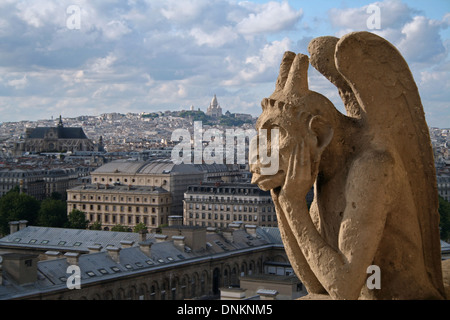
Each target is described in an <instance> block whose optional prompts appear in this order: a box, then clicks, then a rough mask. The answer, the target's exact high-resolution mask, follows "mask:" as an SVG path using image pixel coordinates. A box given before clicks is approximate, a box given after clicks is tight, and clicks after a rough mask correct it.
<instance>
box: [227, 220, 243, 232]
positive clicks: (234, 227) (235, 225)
mask: <svg viewBox="0 0 450 320" xmlns="http://www.w3.org/2000/svg"><path fill="white" fill-rule="evenodd" d="M241 225H242V223H239V222H236V221H235V222H233V223H230V224H228V227H229V228H231V229H234V230H239V229H240V228H241Z"/></svg>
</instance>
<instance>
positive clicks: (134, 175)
mask: <svg viewBox="0 0 450 320" xmlns="http://www.w3.org/2000/svg"><path fill="white" fill-rule="evenodd" d="M203 178H204V173H203V172H202V171H201V170H199V169H197V168H196V167H195V166H194V165H189V164H178V165H175V164H174V163H173V162H172V161H171V160H170V159H163V160H151V161H120V160H119V161H113V162H109V163H107V164H105V165H103V166H101V167H100V168H98V169H96V170H94V171H93V172H91V181H92V184H94V185H96V184H101V185H107V184H108V185H109V186H113V185H124V186H144V187H158V188H161V189H164V190H166V191H169V192H170V194H171V198H172V201H171V205H170V213H171V214H174V215H181V214H182V213H183V203H182V201H183V193H184V192H185V191H186V189H187V187H188V186H189V185H190V184H194V183H199V182H200V181H202V180H203Z"/></svg>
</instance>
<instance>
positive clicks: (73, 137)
mask: <svg viewBox="0 0 450 320" xmlns="http://www.w3.org/2000/svg"><path fill="white" fill-rule="evenodd" d="M94 149H95V146H94V143H93V142H92V141H91V140H90V139H89V138H88V137H87V136H86V134H85V133H84V131H83V128H79V127H74V128H69V127H64V125H63V122H62V118H61V117H60V118H59V122H58V125H57V126H56V127H37V128H27V129H26V132H25V137H24V141H22V142H19V143H17V144H16V147H15V149H14V154H16V155H21V154H23V153H24V152H30V153H41V152H67V151H71V152H75V151H94Z"/></svg>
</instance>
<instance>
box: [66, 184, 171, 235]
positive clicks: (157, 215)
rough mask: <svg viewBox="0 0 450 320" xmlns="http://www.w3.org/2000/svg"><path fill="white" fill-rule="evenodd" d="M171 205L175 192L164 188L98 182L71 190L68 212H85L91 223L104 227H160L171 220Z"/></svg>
mask: <svg viewBox="0 0 450 320" xmlns="http://www.w3.org/2000/svg"><path fill="white" fill-rule="evenodd" d="M171 206H172V196H171V193H170V192H169V191H167V190H165V189H163V188H161V187H153V186H133V185H129V186H123V185H108V184H105V185H101V184H100V183H96V184H90V185H82V186H77V187H75V188H71V189H69V190H67V212H68V213H70V212H71V211H72V210H74V209H77V210H80V211H83V212H84V213H85V215H86V219H87V220H88V221H89V224H90V225H92V224H93V223H95V222H99V223H101V225H102V229H103V230H111V228H112V227H114V226H115V225H122V226H125V227H126V228H127V229H129V231H132V230H133V228H134V227H135V226H136V225H138V224H140V223H144V224H145V225H146V226H147V227H148V228H150V229H152V228H157V227H159V226H160V225H163V224H167V223H168V217H169V215H170V212H171Z"/></svg>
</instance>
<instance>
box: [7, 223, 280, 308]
mask: <svg viewBox="0 0 450 320" xmlns="http://www.w3.org/2000/svg"><path fill="white" fill-rule="evenodd" d="M36 228H38V227H34V230H35V231H36V230H38V229H36ZM27 229H28V228H25V229H22V230H21V231H18V232H16V233H13V234H11V235H9V236H8V237H5V238H3V239H0V250H1V251H3V252H2V253H0V255H1V257H2V259H0V260H3V262H0V279H1V281H0V299H5V300H9V299H16V300H21V299H30V300H31V299H33V300H35V299H40V300H46V299H52V300H56V299H57V300H66V299H71V300H78V299H88V300H100V299H105V300H125V299H132V300H181V299H196V298H201V297H202V298H205V297H208V298H216V299H218V298H219V293H220V289H221V288H228V287H230V286H239V278H240V277H245V276H247V275H257V274H263V273H264V270H265V264H266V263H267V262H274V261H283V262H287V259H286V254H285V251H284V247H283V245H282V243H280V241H279V236H278V237H274V236H273V232H274V230H273V229H274V228H259V227H258V228H250V229H246V227H245V226H243V225H240V226H239V227H237V228H233V229H232V230H231V231H230V233H229V234H227V235H226V236H225V235H224V234H223V233H221V232H217V230H215V229H214V228H198V227H197V228H192V227H191V228H188V227H183V226H171V227H168V228H165V229H163V231H162V234H145V233H141V234H140V235H138V234H134V235H133V237H130V238H127V239H125V238H122V240H120V243H119V244H117V239H116V241H113V238H114V237H117V234H123V236H127V235H128V234H129V233H122V232H106V231H94V230H75V229H73V230H69V229H63V231H67V232H60V233H58V235H56V234H54V238H51V235H52V232H53V231H52V230H46V231H47V232H38V231H37V232H35V231H33V230H30V231H29V232H27ZM44 231H45V230H44ZM96 233H101V234H102V236H101V237H99V236H96ZM77 234H78V235H79V237H77V236H76V235H77ZM169 234H170V235H169ZM49 237H50V239H49ZM135 237H139V238H138V239H136V238H135ZM92 238H96V239H97V240H95V241H96V242H98V243H97V244H92ZM16 239H19V240H18V241H17V240H16ZM33 239H34V240H35V241H34V242H33V243H30V241H31V240H33ZM44 240H47V241H48V243H47V244H42V241H44ZM62 241H65V244H64V245H57V244H58V243H61V242H62ZM85 242H86V243H85ZM49 243H51V244H52V245H49ZM21 244H22V245H24V246H26V247H27V250H28V251H20V245H21ZM87 244H89V245H88V246H89V248H90V249H91V251H90V253H80V252H79V251H77V250H76V249H75V250H74V248H81V247H85V246H86V245H87ZM108 244H110V245H108ZM7 245H9V247H7ZM13 245H15V247H14V248H12V246H13ZM33 246H34V247H36V249H37V250H41V251H40V252H41V253H40V255H39V254H38V253H37V251H36V252H35V253H34V254H33V252H32V251H31V249H30V248H31V247H33ZM43 249H47V251H45V252H44V253H42V250H43ZM6 250H7V251H6ZM1 251H0V252H1ZM17 266H19V267H20V268H18V267H17ZM69 266H70V267H71V269H68V268H69ZM71 270H78V271H71ZM75 273H76V275H78V276H79V278H78V279H79V282H78V284H79V287H78V288H79V289H76V288H75V289H72V290H71V289H69V287H73V286H74V285H76V282H75V281H74V278H75V277H74V276H75Z"/></svg>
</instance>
